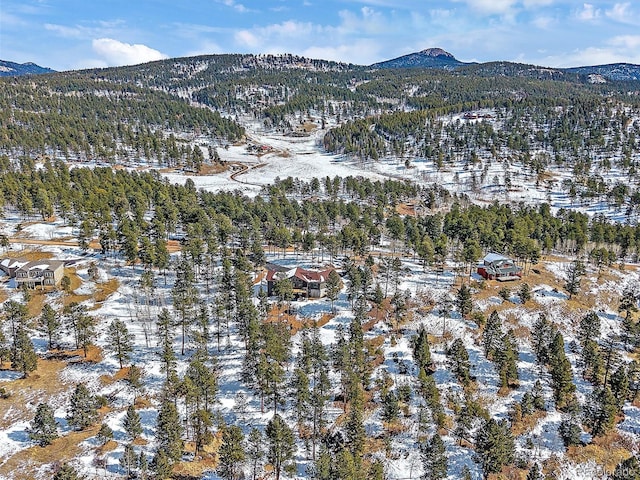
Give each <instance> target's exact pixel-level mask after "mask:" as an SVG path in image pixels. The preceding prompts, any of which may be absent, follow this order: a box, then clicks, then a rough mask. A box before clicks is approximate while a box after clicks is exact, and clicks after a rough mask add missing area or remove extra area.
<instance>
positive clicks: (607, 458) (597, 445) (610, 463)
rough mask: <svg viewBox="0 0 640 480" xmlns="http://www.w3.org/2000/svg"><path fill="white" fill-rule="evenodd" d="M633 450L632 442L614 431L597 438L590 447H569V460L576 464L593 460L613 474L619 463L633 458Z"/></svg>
mask: <svg viewBox="0 0 640 480" xmlns="http://www.w3.org/2000/svg"><path fill="white" fill-rule="evenodd" d="M632 448H634V447H633V442H632V441H630V440H629V439H628V438H626V437H624V436H622V435H620V434H619V433H618V432H615V431H614V432H611V433H609V434H608V435H604V436H602V437H596V438H595V439H594V441H593V443H590V444H589V445H585V446H580V447H569V448H568V449H567V458H568V459H570V460H572V461H573V462H576V463H584V462H587V461H589V460H593V461H594V462H596V464H598V465H601V466H602V467H603V469H604V470H605V471H607V472H613V471H614V470H615V468H616V465H618V463H620V462H621V461H623V460H626V459H627V458H629V457H630V456H631V449H632Z"/></svg>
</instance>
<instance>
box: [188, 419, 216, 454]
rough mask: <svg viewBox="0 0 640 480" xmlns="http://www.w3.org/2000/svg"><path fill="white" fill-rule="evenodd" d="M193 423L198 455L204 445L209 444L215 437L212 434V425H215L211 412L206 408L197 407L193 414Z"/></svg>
mask: <svg viewBox="0 0 640 480" xmlns="http://www.w3.org/2000/svg"><path fill="white" fill-rule="evenodd" d="M191 425H192V427H193V439H194V443H195V446H196V451H195V454H196V455H198V454H199V453H200V452H201V451H202V449H203V448H204V446H205V445H207V444H209V443H210V442H211V440H212V438H213V435H212V434H211V426H212V425H213V420H212V418H211V414H210V413H209V411H208V410H205V409H204V408H199V409H197V410H196V411H195V412H194V413H193V415H192V416H191Z"/></svg>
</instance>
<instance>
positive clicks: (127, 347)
mask: <svg viewBox="0 0 640 480" xmlns="http://www.w3.org/2000/svg"><path fill="white" fill-rule="evenodd" d="M134 338H135V337H134V335H133V334H131V333H129V330H128V329H127V326H126V325H125V324H124V322H123V321H122V320H120V319H115V320H113V321H112V322H111V323H110V324H109V327H108V328H107V337H106V340H107V349H108V350H110V351H111V352H112V353H113V354H114V355H115V356H116V358H117V359H118V362H119V363H120V368H122V367H123V364H124V362H128V361H129V358H130V356H131V352H132V351H133V339H134Z"/></svg>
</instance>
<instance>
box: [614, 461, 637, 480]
mask: <svg viewBox="0 0 640 480" xmlns="http://www.w3.org/2000/svg"><path fill="white" fill-rule="evenodd" d="M638 478H640V461H638V457H637V456H635V455H634V456H632V457H629V458H627V459H626V460H623V461H621V462H620V463H619V464H618V465H617V466H616V469H615V470H614V472H613V476H612V477H611V480H638Z"/></svg>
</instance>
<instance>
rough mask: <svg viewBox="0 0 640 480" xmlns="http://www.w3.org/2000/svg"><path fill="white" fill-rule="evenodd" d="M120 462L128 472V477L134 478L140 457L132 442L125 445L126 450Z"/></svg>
mask: <svg viewBox="0 0 640 480" xmlns="http://www.w3.org/2000/svg"><path fill="white" fill-rule="evenodd" d="M119 462H120V466H121V467H122V469H123V470H124V471H125V472H126V476H127V478H134V471H135V469H136V467H137V466H138V457H137V455H136V452H135V450H134V449H133V445H132V444H130V443H127V444H126V445H125V446H124V452H123V453H122V456H121V457H120V461H119Z"/></svg>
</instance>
